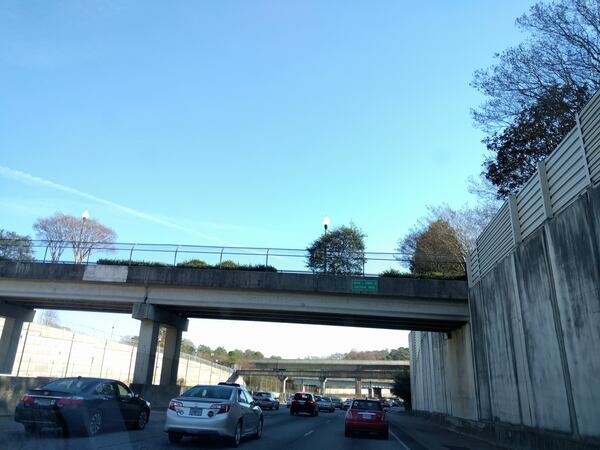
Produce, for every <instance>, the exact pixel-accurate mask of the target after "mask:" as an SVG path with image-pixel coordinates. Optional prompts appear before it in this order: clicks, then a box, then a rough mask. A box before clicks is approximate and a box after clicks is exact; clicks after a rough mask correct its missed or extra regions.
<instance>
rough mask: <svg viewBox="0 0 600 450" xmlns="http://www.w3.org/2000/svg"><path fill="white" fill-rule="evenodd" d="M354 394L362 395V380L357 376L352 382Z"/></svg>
mask: <svg viewBox="0 0 600 450" xmlns="http://www.w3.org/2000/svg"><path fill="white" fill-rule="evenodd" d="M354 395H356V396H357V397H360V396H361V395H362V380H361V379H360V378H357V379H356V381H355V382H354Z"/></svg>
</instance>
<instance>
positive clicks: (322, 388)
mask: <svg viewBox="0 0 600 450" xmlns="http://www.w3.org/2000/svg"><path fill="white" fill-rule="evenodd" d="M319 381H320V382H321V394H322V395H325V389H326V387H327V378H320V379H319Z"/></svg>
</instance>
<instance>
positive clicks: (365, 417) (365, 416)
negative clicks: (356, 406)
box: [361, 414, 373, 420]
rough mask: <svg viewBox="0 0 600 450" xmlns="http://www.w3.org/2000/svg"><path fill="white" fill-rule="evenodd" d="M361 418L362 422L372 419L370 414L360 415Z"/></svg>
mask: <svg viewBox="0 0 600 450" xmlns="http://www.w3.org/2000/svg"><path fill="white" fill-rule="evenodd" d="M361 416H362V418H363V419H364V420H371V419H372V418H373V416H372V415H371V414H361Z"/></svg>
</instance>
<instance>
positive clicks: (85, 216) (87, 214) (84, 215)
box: [81, 209, 90, 220]
mask: <svg viewBox="0 0 600 450" xmlns="http://www.w3.org/2000/svg"><path fill="white" fill-rule="evenodd" d="M81 218H82V219H83V220H88V219H89V218H90V213H89V211H88V210H87V209H86V210H85V211H84V212H82V213H81Z"/></svg>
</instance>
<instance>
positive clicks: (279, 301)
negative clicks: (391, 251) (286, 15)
mask: <svg viewBox="0 0 600 450" xmlns="http://www.w3.org/2000/svg"><path fill="white" fill-rule="evenodd" d="M33 308H45V309H66V310H82V311H103V312H120V313H131V314H132V315H133V317H134V318H136V319H139V320H140V321H141V325H140V336H139V344H138V353H137V359H136V363H135V370H134V384H138V385H147V384H151V380H152V374H153V368H154V362H155V357H156V356H155V355H156V343H157V336H158V330H159V326H160V325H161V324H162V325H165V326H166V327H167V335H166V339H165V352H164V356H163V371H162V373H161V384H165V385H173V384H175V382H176V375H177V361H178V356H179V348H180V344H181V334H182V331H185V330H186V329H187V319H188V318H193V317H201V318H220V319H233V320H253V321H272V322H289V323H304V324H327V325H340V326H353V327H370V328H389V329H411V330H435V331H442V332H450V331H451V330H453V329H456V328H458V327H460V326H461V325H462V324H464V323H466V322H468V320H469V311H468V306H467V286H466V282H465V281H450V280H421V279H402V278H377V277H371V278H369V277H361V276H356V277H354V276H339V275H329V274H325V275H323V274H318V275H312V274H292V273H278V272H275V273H274V272H244V271H235V270H216V269H191V268H177V267H140V266H132V267H128V266H102V265H77V264H51V263H24V262H9V261H1V262H0V315H4V316H5V317H6V318H7V321H6V323H7V326H5V329H4V330H3V333H2V337H1V338H0V350H5V351H3V352H1V353H0V372H7V371H10V369H11V368H12V365H13V363H14V354H15V353H16V345H17V344H18V336H19V335H20V331H21V327H22V324H23V322H24V321H28V320H32V309H33ZM13 350H14V352H13Z"/></svg>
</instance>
